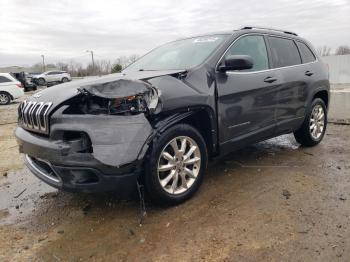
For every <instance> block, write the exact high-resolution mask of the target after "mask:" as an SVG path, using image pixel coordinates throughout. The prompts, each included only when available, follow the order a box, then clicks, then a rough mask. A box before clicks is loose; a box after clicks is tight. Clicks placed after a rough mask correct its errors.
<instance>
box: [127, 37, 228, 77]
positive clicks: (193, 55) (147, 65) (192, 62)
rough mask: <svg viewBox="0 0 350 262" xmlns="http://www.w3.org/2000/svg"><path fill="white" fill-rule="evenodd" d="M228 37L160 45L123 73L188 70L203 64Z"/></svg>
mask: <svg viewBox="0 0 350 262" xmlns="http://www.w3.org/2000/svg"><path fill="white" fill-rule="evenodd" d="M227 36H228V35H210V36H201V37H195V38H189V39H184V40H178V41H174V42H171V43H167V44H165V45H162V46H160V47H158V48H156V49H154V50H152V51H151V52H149V53H148V54H146V55H145V56H143V57H141V58H140V59H139V60H137V61H136V62H135V63H133V64H131V65H130V66H128V67H127V68H126V69H125V71H143V70H145V71H147V70H171V69H188V68H191V67H194V66H197V65H199V64H201V63H203V62H204V60H205V59H206V58H207V57H209V55H210V54H211V53H212V52H213V51H214V50H215V49H216V48H217V47H218V46H219V45H220V44H221V43H222V42H223V41H224V40H225V39H226V38H227Z"/></svg>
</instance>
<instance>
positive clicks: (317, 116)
mask: <svg viewBox="0 0 350 262" xmlns="http://www.w3.org/2000/svg"><path fill="white" fill-rule="evenodd" d="M309 125H310V134H311V137H312V138H313V139H314V140H318V139H320V137H321V136H322V134H323V130H324V126H325V112H324V110H323V107H322V106H321V105H316V106H315V107H314V108H313V109H312V113H311V117H310V123H309Z"/></svg>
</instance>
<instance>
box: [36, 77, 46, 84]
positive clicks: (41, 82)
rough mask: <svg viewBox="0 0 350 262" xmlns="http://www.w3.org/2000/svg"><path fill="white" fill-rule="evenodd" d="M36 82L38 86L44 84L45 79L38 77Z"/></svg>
mask: <svg viewBox="0 0 350 262" xmlns="http://www.w3.org/2000/svg"><path fill="white" fill-rule="evenodd" d="M38 84H39V86H44V85H45V84H46V81H45V79H44V78H42V77H41V78H39V79H38Z"/></svg>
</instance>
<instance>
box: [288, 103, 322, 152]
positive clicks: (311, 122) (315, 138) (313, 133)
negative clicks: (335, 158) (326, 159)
mask: <svg viewBox="0 0 350 262" xmlns="http://www.w3.org/2000/svg"><path fill="white" fill-rule="evenodd" d="M326 127H327V108H326V105H325V103H324V102H323V100H322V99H320V98H316V99H314V100H313V101H312V104H311V110H310V112H309V113H308V114H307V116H306V117H305V120H304V123H303V124H302V126H301V127H300V128H299V129H298V130H297V131H295V132H294V137H295V139H296V141H297V142H298V143H300V144H301V145H303V146H315V145H317V144H318V143H320V142H321V141H322V139H323V137H324V134H325V133H326Z"/></svg>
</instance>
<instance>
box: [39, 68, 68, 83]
mask: <svg viewBox="0 0 350 262" xmlns="http://www.w3.org/2000/svg"><path fill="white" fill-rule="evenodd" d="M32 80H33V81H34V82H35V83H36V84H38V85H41V86H43V85H46V84H47V83H52V82H61V83H65V82H68V81H71V80H72V78H71V76H70V74H68V73H67V72H65V71H46V72H44V73H42V74H40V75H35V76H33V78H32Z"/></svg>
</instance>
